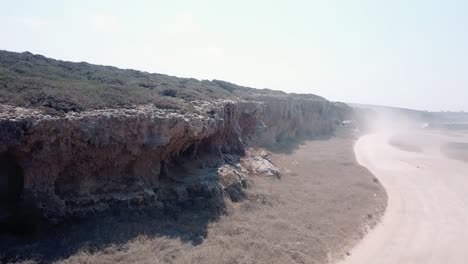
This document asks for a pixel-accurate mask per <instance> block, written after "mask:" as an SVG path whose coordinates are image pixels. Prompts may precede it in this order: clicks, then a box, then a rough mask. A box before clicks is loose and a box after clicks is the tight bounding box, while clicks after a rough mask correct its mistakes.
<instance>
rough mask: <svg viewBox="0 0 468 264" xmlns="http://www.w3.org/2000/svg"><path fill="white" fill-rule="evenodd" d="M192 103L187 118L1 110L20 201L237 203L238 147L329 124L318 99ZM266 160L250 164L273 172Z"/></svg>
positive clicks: (70, 209) (48, 213) (142, 112)
mask: <svg viewBox="0 0 468 264" xmlns="http://www.w3.org/2000/svg"><path fill="white" fill-rule="evenodd" d="M193 105H194V106H195V108H196V109H197V111H196V112H191V113H182V112H180V111H176V110H167V109H158V108H156V107H153V106H149V105H146V106H138V107H134V108H131V109H106V110H93V111H88V112H81V113H74V112H70V113H68V114H66V115H64V116H52V115H48V114H46V113H44V112H42V111H39V110H35V109H26V108H19V107H12V106H6V105H2V106H0V154H2V155H8V156H9V157H13V158H14V160H15V162H16V163H17V164H18V165H19V166H20V167H21V174H22V175H21V180H24V192H23V199H26V200H28V201H30V202H33V203H34V204H35V205H36V206H37V207H38V208H39V209H40V211H41V214H42V215H43V216H45V217H47V218H61V217H66V216H86V215H89V214H94V213H96V212H100V211H106V210H108V209H112V208H117V207H129V208H132V207H144V206H153V207H154V206H160V207H171V206H173V204H179V205H181V206H190V205H191V204H193V203H200V204H209V205H210V206H211V205H213V206H220V207H221V206H222V205H219V204H216V203H217V202H214V201H219V200H220V199H221V200H222V197H223V195H224V194H226V193H227V194H228V196H229V197H230V198H231V199H232V200H234V201H235V200H239V199H241V198H242V194H241V193H236V192H237V191H236V190H237V189H239V188H240V187H242V186H243V185H245V184H244V183H243V177H244V176H243V175H242V174H240V173H239V172H238V171H237V169H235V167H232V166H233V164H236V163H237V162H238V161H236V160H235V159H238V158H239V157H240V155H242V154H243V153H244V151H245V148H246V146H269V145H272V144H275V143H276V142H277V141H279V140H282V139H286V138H294V137H297V136H300V135H320V134H328V133H331V132H332V130H333V124H334V121H335V119H336V118H337V115H336V109H335V107H334V104H332V103H330V102H328V101H326V100H312V99H299V98H289V97H267V96H263V97H259V98H258V100H255V101H254V100H252V101H226V100H224V101H215V102H205V101H196V102H193ZM233 157H234V158H233ZM264 161H266V160H252V162H257V163H258V162H260V163H262V164H260V165H261V166H260V167H263V168H265V170H268V171H270V172H271V173H273V174H275V172H272V171H273V170H272V168H266V167H268V166H269V164H266V163H265V162H264ZM255 166H256V165H255ZM220 175H221V177H220ZM225 175H229V176H226V177H224V176H225ZM244 187H245V186H244Z"/></svg>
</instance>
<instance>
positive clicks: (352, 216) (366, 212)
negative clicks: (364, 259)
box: [58, 138, 386, 264]
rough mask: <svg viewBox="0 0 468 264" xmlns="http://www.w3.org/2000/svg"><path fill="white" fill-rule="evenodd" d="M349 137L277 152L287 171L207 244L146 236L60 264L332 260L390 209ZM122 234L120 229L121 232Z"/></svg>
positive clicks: (239, 208)
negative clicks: (354, 153)
mask: <svg viewBox="0 0 468 264" xmlns="http://www.w3.org/2000/svg"><path fill="white" fill-rule="evenodd" d="M352 147H353V141H352V140H351V139H347V138H333V139H328V140H319V141H309V142H307V143H306V144H304V145H301V146H300V147H299V148H298V149H297V150H295V151H294V152H293V153H292V154H288V155H285V154H275V155H274V156H273V161H274V163H276V164H277V165H279V166H281V167H282V168H283V169H284V170H285V171H286V174H285V175H284V177H282V178H281V179H280V180H277V179H269V178H260V177H253V178H252V179H251V181H252V183H253V184H252V187H251V188H250V190H249V196H248V199H247V200H246V201H244V202H242V203H235V204H230V205H229V206H228V213H227V215H225V216H222V217H221V218H220V219H219V220H217V221H214V222H210V223H209V224H208V226H207V233H206V236H205V238H204V240H203V241H202V242H201V243H199V244H196V243H195V244H194V243H190V242H187V241H184V240H183V239H180V238H178V237H174V236H148V235H144V234H142V235H140V236H138V237H136V238H134V239H132V240H130V241H128V242H126V243H123V244H121V245H109V246H107V247H105V248H103V249H100V250H97V251H95V250H92V249H81V250H79V251H78V252H77V253H75V254H73V255H71V256H69V257H67V258H65V259H63V260H60V261H58V262H59V263H116V262H122V263H213V264H214V263H329V262H332V261H334V260H336V259H337V258H340V257H341V256H343V254H344V253H345V251H346V250H347V249H349V248H350V247H351V246H352V245H354V243H356V241H358V240H359V239H360V238H361V237H362V236H363V235H364V234H365V232H366V228H367V226H373V225H374V224H375V223H376V221H377V219H378V218H379V216H380V214H381V213H382V212H383V210H384V208H385V205H386V195H385V192H384V190H383V189H382V187H381V185H380V184H378V183H377V182H376V180H375V178H374V177H373V176H372V175H371V174H370V173H369V172H368V171H367V170H366V169H364V168H362V167H360V166H358V165H357V164H356V162H355V160H354V156H353V152H352ZM115 232H120V230H116V231H115Z"/></svg>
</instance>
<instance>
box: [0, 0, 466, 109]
mask: <svg viewBox="0 0 468 264" xmlns="http://www.w3.org/2000/svg"><path fill="white" fill-rule="evenodd" d="M0 7H1V8H0V49H4V50H10V51H31V52H33V53H39V54H43V55H45V56H49V57H52V58H57V59H62V60H71V61H88V62H91V63H97V64H104V65H113V66H118V67H121V68H133V69H139V70H144V71H149V72H158V73H165V74H170V75H176V76H181V77H195V78H198V79H223V80H227V81H231V82H234V83H237V84H241V85H247V86H251V87H257V88H272V89H281V90H284V91H288V92H301V93H315V94H318V95H321V96H324V97H326V98H328V99H330V100H339V101H347V102H359V103H372V104H383V105H392V106H402V107H409V108H416V109H427V110H465V111H468V1H461V0H460V1H456V0H445V1H442V0H440V1H435V0H406V1H405V0H386V1H378V0H367V1H364V0H363V1H357V0H342V1H338V0H320V1H319V0H317V1H314V0H308V1H305V0H304V1H293V0H290V1H274V0H270V1H261V0H258V1H255V0H250V1H247V0H237V1H221V0H217V1H216V0H213V1H209V0H201V1H195V0H193V1H177V0H172V1H169V0H165V1H137V0H134V1H115V0H114V1H111V0H109V1H106V0H101V1H71V0H70V1H63V0H62V1H46V0H43V1H21V0H15V1H4V0H0Z"/></svg>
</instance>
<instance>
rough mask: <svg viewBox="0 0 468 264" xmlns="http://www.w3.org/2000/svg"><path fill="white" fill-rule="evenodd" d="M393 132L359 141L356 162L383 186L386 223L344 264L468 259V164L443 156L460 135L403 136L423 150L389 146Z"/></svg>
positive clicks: (466, 139)
mask: <svg viewBox="0 0 468 264" xmlns="http://www.w3.org/2000/svg"><path fill="white" fill-rule="evenodd" d="M391 137H394V135H383V134H372V135H367V136H364V137H362V138H361V139H359V141H358V142H357V143H356V145H355V152H356V156H357V159H358V162H359V163H360V164H361V165H363V166H365V167H367V168H368V169H369V170H370V171H371V172H372V173H373V174H374V175H375V176H376V177H377V178H378V179H379V180H380V181H381V182H382V184H383V185H384V187H385V189H386V190H387V194H388V207H387V211H386V213H385V215H384V217H383V219H382V222H381V223H380V224H379V225H378V226H377V227H376V228H375V229H374V230H372V231H371V232H370V233H369V235H367V236H366V237H365V239H364V240H363V241H361V242H360V243H359V244H358V245H357V246H356V247H355V248H354V249H353V250H352V251H351V253H352V255H351V256H350V257H349V258H347V259H346V260H345V261H343V263H351V264H353V263H356V264H365V263H380V264H386V263H393V264H397V263H403V264H404V263H415V264H419V263H424V264H428V263H437V264H438V263H441V264H442V263H451V264H456V263H467V260H468V250H467V248H468V247H467V242H468V229H467V228H466V227H467V226H468V163H466V162H463V161H460V160H456V159H450V158H448V157H446V156H444V155H442V154H441V151H440V150H441V147H443V146H444V145H445V144H447V142H468V136H466V135H462V134H453V133H451V134H450V133H448V134H441V133H435V132H422V131H419V132H417V133H416V134H412V136H411V137H407V135H406V136H401V138H400V140H401V141H404V140H407V141H408V143H411V144H413V145H417V146H418V147H419V148H421V150H422V151H421V152H410V151H405V150H404V149H401V148H398V147H395V146H391V145H390V144H389V143H388V142H389V139H390V138H391Z"/></svg>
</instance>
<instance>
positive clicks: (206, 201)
mask: <svg viewBox="0 0 468 264" xmlns="http://www.w3.org/2000/svg"><path fill="white" fill-rule="evenodd" d="M183 158H186V157H181V160H180V161H179V162H182V161H184V163H185V165H184V166H182V165H180V164H179V166H178V168H179V169H178V170H174V171H178V173H181V174H187V173H188V172H187V170H188V169H192V170H191V171H190V175H186V177H187V178H191V177H195V175H197V176H196V177H202V178H203V179H201V178H199V179H200V180H199V181H200V182H202V181H205V182H206V184H216V182H217V181H218V178H217V176H215V174H213V173H214V172H216V171H217V170H216V168H215V167H213V168H212V169H210V170H209V171H211V172H213V173H208V172H207V169H206V168H204V169H199V168H194V166H189V165H190V162H189V161H186V160H183ZM187 164H189V165H187ZM219 164H221V163H219ZM176 165H177V164H176ZM216 166H219V165H216ZM187 167H188V168H187ZM181 168H186V169H187V170H185V171H180V169H181ZM178 173H173V174H174V175H172V176H171V177H170V178H166V179H165V184H171V181H174V180H177V181H178V182H177V183H176V184H177V186H179V187H180V186H192V185H190V183H183V180H184V178H179V177H176V176H177V174H178ZM216 175H217V174H216ZM173 183H175V182H173ZM184 184H186V185H184ZM195 190H197V188H195ZM225 210H226V204H225V200H224V196H223V195H210V194H206V193H203V192H201V193H195V194H192V195H191V196H189V198H187V199H184V200H180V201H178V202H175V203H168V204H167V205H166V204H165V206H163V207H159V208H155V207H149V208H146V209H133V210H128V209H125V208H120V209H112V211H110V212H106V213H103V214H100V215H96V216H92V217H89V218H83V219H79V220H78V219H73V220H65V221H63V222H60V224H56V225H52V224H50V223H49V224H47V225H44V224H43V223H42V222H39V223H34V221H32V219H23V218H24V217H22V214H21V212H19V213H18V214H16V215H15V216H14V217H12V218H10V221H9V222H8V223H2V224H7V225H4V227H5V228H2V230H1V231H0V248H1V251H0V263H4V262H6V263H9V262H16V261H22V260H34V261H37V262H39V263H49V262H53V261H55V260H59V259H65V258H67V257H69V256H71V255H73V254H75V253H77V252H78V251H82V250H85V251H89V252H93V251H98V250H102V249H104V248H106V247H108V246H111V245H117V246H119V245H124V244H125V243H127V242H129V241H131V240H132V239H135V238H137V237H139V236H146V237H149V238H157V237H170V238H177V239H180V240H181V241H182V242H184V243H191V244H193V245H198V244H200V243H202V242H203V240H204V238H205V237H206V235H207V226H208V224H209V223H210V222H213V221H216V220H217V219H218V218H219V217H220V215H221V214H222V213H223V212H225ZM28 211H29V210H28ZM25 220H27V221H25ZM37 221H40V219H37ZM5 231H7V232H5Z"/></svg>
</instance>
